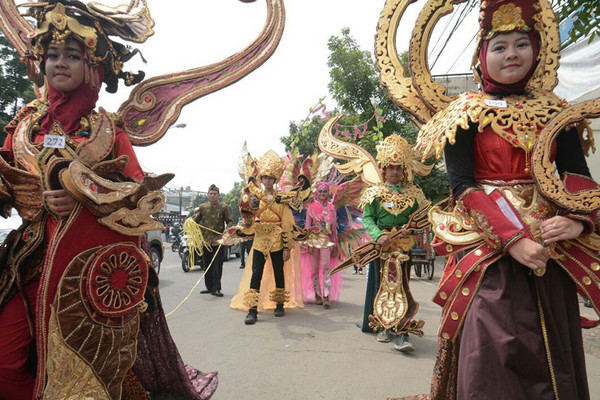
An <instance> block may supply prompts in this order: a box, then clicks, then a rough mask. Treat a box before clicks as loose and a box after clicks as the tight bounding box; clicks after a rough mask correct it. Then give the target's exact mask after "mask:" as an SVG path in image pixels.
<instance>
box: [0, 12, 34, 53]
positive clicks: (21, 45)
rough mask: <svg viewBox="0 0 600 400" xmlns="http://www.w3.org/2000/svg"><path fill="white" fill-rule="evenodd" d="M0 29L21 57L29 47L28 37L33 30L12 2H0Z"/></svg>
mask: <svg viewBox="0 0 600 400" xmlns="http://www.w3.org/2000/svg"><path fill="white" fill-rule="evenodd" d="M0 29H2V32H4V36H6V39H7V40H8V41H9V42H10V44H11V45H12V46H13V47H14V48H15V50H17V51H18V52H19V54H20V55H21V56H24V55H25V51H26V50H27V49H28V47H29V35H30V34H31V33H33V31H34V29H33V27H32V26H31V25H29V23H28V22H27V20H26V19H25V18H23V16H21V14H20V13H19V11H18V10H17V6H16V5H15V2H14V1H0Z"/></svg>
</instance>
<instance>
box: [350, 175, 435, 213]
mask: <svg viewBox="0 0 600 400" xmlns="http://www.w3.org/2000/svg"><path fill="white" fill-rule="evenodd" d="M374 200H377V201H378V202H379V204H380V205H381V207H383V208H384V209H385V210H386V211H387V212H389V213H390V214H392V215H400V214H401V213H402V212H403V211H405V210H406V209H407V208H409V207H413V206H414V205H415V202H416V203H418V204H420V205H421V204H425V203H427V199H426V198H425V194H424V193H423V191H422V190H421V188H420V187H418V186H417V185H415V184H412V183H408V184H406V185H405V186H404V187H403V188H402V190H399V191H394V190H391V189H390V188H388V187H387V186H385V184H380V185H377V186H371V187H370V188H367V190H365V192H364V193H363V195H362V197H361V199H360V207H364V206H366V205H367V204H371V203H372V202H373V201H374Z"/></svg>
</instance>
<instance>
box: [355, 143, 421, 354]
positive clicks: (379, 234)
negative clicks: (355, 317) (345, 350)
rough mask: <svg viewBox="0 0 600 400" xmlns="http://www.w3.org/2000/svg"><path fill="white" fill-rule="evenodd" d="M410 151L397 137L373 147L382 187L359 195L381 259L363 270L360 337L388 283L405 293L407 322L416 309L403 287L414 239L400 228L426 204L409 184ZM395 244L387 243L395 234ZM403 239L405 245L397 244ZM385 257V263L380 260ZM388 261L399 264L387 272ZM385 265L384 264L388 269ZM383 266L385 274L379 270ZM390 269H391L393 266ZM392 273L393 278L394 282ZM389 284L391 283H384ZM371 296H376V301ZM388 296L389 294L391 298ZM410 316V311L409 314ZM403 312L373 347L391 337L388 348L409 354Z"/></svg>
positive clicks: (384, 298) (388, 323)
mask: <svg viewBox="0 0 600 400" xmlns="http://www.w3.org/2000/svg"><path fill="white" fill-rule="evenodd" d="M411 154H412V153H411V150H410V147H409V146H408V143H407V142H406V140H404V139H403V138H402V137H400V136H397V135H390V136H388V137H387V138H385V140H384V141H383V142H382V143H380V144H379V146H377V162H378V163H379V167H380V168H381V170H382V172H383V176H384V180H385V184H382V185H378V186H373V187H371V188H369V189H367V191H366V192H365V194H364V196H363V198H362V206H363V207H364V208H363V223H364V225H365V228H366V229H367V232H369V235H371V239H372V240H374V241H376V242H377V243H379V244H380V245H382V246H383V247H384V249H385V250H384V251H385V252H386V253H387V255H386V256H385V257H384V256H382V258H381V259H378V260H375V261H374V262H373V263H372V264H371V266H370V267H369V273H368V276H367V293H366V297H365V311H364V318H363V325H362V330H363V332H372V327H373V324H372V323H369V321H370V320H372V319H373V317H372V314H373V312H374V308H379V307H381V304H380V303H382V302H386V301H387V299H388V298H392V297H391V296H389V295H387V293H386V295H385V296H381V294H378V291H379V290H380V288H382V289H384V290H385V289H387V287H388V286H389V283H388V281H390V280H395V281H396V282H398V283H400V284H401V285H402V286H403V289H404V292H405V293H406V301H407V309H408V310H411V311H410V312H409V313H408V316H409V317H412V316H414V315H415V314H416V312H417V309H418V307H419V305H418V303H417V302H416V301H415V300H414V298H413V297H412V295H411V292H410V287H409V284H408V277H409V274H410V270H409V268H408V267H409V264H408V256H407V255H406V253H407V252H408V251H409V250H410V249H411V248H412V247H413V246H412V245H413V244H414V239H412V236H411V232H410V230H408V229H407V228H406V227H405V225H406V224H407V223H408V222H409V219H410V217H411V215H412V214H413V213H414V212H415V211H418V210H419V209H420V207H421V206H423V205H425V204H426V203H427V200H426V199H425V195H424V194H423V192H422V191H421V189H420V188H419V187H418V186H417V185H415V184H413V183H412V173H410V174H409V173H407V172H406V171H407V168H410V159H411ZM396 233H397V235H396V239H390V236H391V235H392V234H396ZM406 239H408V241H407V242H406V243H402V242H403V241H404V240H406ZM398 251H401V252H402V253H405V254H403V255H404V257H398V258H397V259H396V260H394V256H395V254H394V253H395V252H396V253H397V252H398ZM388 257H391V259H389V261H387V260H386V258H388ZM392 260H394V261H396V262H399V263H400V265H399V266H398V267H396V268H398V271H397V272H396V271H393V270H392V268H393V264H392ZM388 263H389V264H388ZM384 266H385V268H383V267H384ZM394 267H395V266H394ZM396 273H398V276H395V275H396ZM390 278H391V279H390ZM376 294H377V296H376ZM391 294H392V295H393V292H392V293H391ZM413 310H414V311H413ZM403 314H404V311H401V309H398V310H396V312H395V313H393V314H392V317H391V318H389V319H388V320H386V321H385V325H384V326H382V330H381V331H380V332H379V334H378V335H377V341H379V342H383V343H387V342H390V341H391V340H392V338H393V336H394V335H396V337H395V338H394V348H395V349H396V350H399V351H403V352H410V351H414V346H413V344H412V343H411V342H410V340H409V336H408V329H406V328H407V327H408V323H409V322H410V318H407V315H403Z"/></svg>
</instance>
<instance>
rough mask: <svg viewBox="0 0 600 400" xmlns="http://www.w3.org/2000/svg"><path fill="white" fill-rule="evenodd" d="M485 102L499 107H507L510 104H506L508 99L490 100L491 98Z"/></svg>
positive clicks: (487, 104)
mask: <svg viewBox="0 0 600 400" xmlns="http://www.w3.org/2000/svg"><path fill="white" fill-rule="evenodd" d="M484 102H485V105H486V106H490V107H499V108H506V107H508V104H506V100H490V99H485V100H484Z"/></svg>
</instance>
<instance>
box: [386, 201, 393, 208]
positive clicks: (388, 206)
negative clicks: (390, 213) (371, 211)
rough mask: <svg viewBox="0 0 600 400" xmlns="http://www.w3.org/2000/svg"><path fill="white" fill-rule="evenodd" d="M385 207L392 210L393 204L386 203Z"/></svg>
mask: <svg viewBox="0 0 600 400" xmlns="http://www.w3.org/2000/svg"><path fill="white" fill-rule="evenodd" d="M385 207H386V208H392V207H394V202H393V201H388V202H387V203H385Z"/></svg>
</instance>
